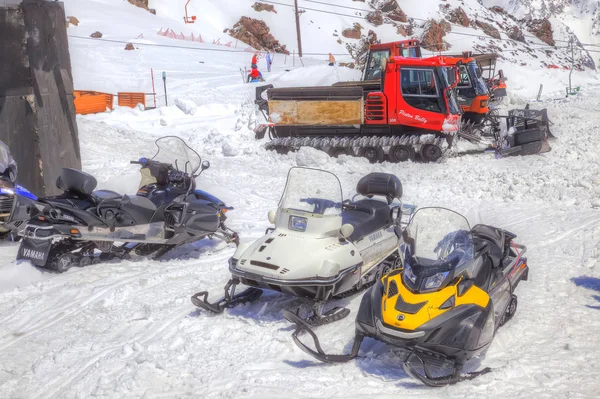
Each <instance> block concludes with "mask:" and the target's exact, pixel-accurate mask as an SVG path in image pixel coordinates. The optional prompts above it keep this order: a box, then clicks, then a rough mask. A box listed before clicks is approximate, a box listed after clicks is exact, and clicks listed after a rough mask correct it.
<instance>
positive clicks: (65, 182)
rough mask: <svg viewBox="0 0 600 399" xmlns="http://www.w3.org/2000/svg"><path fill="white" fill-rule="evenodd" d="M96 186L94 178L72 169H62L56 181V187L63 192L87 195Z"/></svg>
mask: <svg viewBox="0 0 600 399" xmlns="http://www.w3.org/2000/svg"><path fill="white" fill-rule="evenodd" d="M97 185H98V182H97V181H96V178H95V177H94V176H92V175H90V174H88V173H85V172H82V171H80V170H77V169H72V168H63V169H62V170H61V172H60V176H58V179H56V187H58V189H59V190H62V191H65V192H66V191H71V192H74V193H79V194H86V195H89V194H91V193H92V192H93V191H94V189H95V188H96V186H97Z"/></svg>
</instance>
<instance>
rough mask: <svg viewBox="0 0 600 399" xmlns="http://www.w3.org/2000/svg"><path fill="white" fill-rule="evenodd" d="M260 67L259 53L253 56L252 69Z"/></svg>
mask: <svg viewBox="0 0 600 399" xmlns="http://www.w3.org/2000/svg"><path fill="white" fill-rule="evenodd" d="M257 67H258V53H254V55H253V56H252V68H257Z"/></svg>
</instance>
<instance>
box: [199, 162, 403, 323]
mask: <svg viewBox="0 0 600 399" xmlns="http://www.w3.org/2000/svg"><path fill="white" fill-rule="evenodd" d="M356 191H357V193H358V194H357V195H356V196H355V197H354V198H353V200H346V201H342V189H341V185H340V182H339V180H338V178H337V177H336V176H335V175H334V174H332V173H330V172H326V171H323V170H318V169H310V168H301V167H294V168H291V169H290V171H289V173H288V177H287V183H286V186H285V189H284V192H283V195H282V197H281V200H280V202H279V207H278V209H277V211H270V212H269V214H268V218H269V222H270V223H272V224H274V226H275V227H270V228H268V229H267V231H266V234H265V236H264V237H262V238H260V239H259V240H257V241H255V242H254V243H252V244H251V245H248V244H244V243H242V244H240V245H239V246H238V248H237V250H236V252H235V254H234V255H233V257H232V258H231V259H230V260H229V271H230V272H231V275H232V277H231V279H230V280H229V282H228V283H227V285H226V286H225V296H224V298H222V299H221V300H219V301H217V302H215V303H210V302H208V292H206V291H203V292H199V293H197V294H195V295H193V296H192V298H191V300H192V303H194V305H196V306H198V307H199V308H202V309H204V310H207V311H210V312H213V313H221V312H223V310H224V309H225V308H231V307H234V306H236V305H238V304H240V303H243V302H252V301H254V300H257V299H258V298H259V297H260V296H261V294H262V290H265V289H266V290H271V291H276V292H281V293H284V294H287V295H290V296H295V297H301V298H309V299H310V302H312V303H313V306H312V314H311V315H310V316H309V317H308V318H307V319H306V320H307V322H308V323H310V324H311V325H320V324H326V323H330V322H333V321H336V320H340V319H342V318H344V317H346V316H347V315H348V313H349V312H350V311H349V310H348V309H346V308H341V307H334V308H333V309H331V310H329V311H326V312H324V306H325V304H326V302H327V301H328V300H330V299H335V298H339V297H342V296H346V295H350V294H352V293H355V292H358V291H359V290H361V289H362V288H365V287H367V286H368V285H369V284H372V283H373V282H374V281H377V280H379V279H380V278H381V276H383V275H384V274H387V273H389V272H390V271H392V270H394V269H395V268H396V267H397V265H398V256H397V252H398V251H397V245H398V239H397V237H396V235H395V230H394V228H395V226H397V225H398V224H399V223H401V221H402V207H401V205H396V204H393V203H392V202H393V201H394V199H398V200H400V199H401V197H402V184H401V183H400V180H399V179H398V178H397V177H396V176H394V175H390V174H387V173H371V174H369V175H367V176H364V177H363V178H362V179H360V181H359V182H358V185H357V187H356ZM358 195H360V196H362V198H359V199H356V197H357V196H358ZM373 197H379V198H378V199H375V198H373ZM239 284H244V285H246V286H249V288H247V289H246V290H245V291H243V292H240V293H239V294H236V293H235V291H236V287H237V286H238V285H239ZM298 310H299V309H296V311H298Z"/></svg>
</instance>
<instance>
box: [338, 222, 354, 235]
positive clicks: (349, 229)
mask: <svg viewBox="0 0 600 399" xmlns="http://www.w3.org/2000/svg"><path fill="white" fill-rule="evenodd" d="M352 233H354V226H352V225H351V224H348V223H346V224H345V225H343V226H342V228H341V229H340V234H341V236H342V237H344V238H348V237H350V236H351V235H352Z"/></svg>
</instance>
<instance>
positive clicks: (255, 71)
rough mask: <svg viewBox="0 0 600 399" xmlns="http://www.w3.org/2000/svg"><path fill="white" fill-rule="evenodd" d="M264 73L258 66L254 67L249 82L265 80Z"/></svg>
mask: <svg viewBox="0 0 600 399" xmlns="http://www.w3.org/2000/svg"><path fill="white" fill-rule="evenodd" d="M264 81H265V80H264V79H263V76H262V73H260V71H259V70H258V69H257V68H252V70H251V71H250V74H249V75H248V83H250V82H264Z"/></svg>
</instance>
